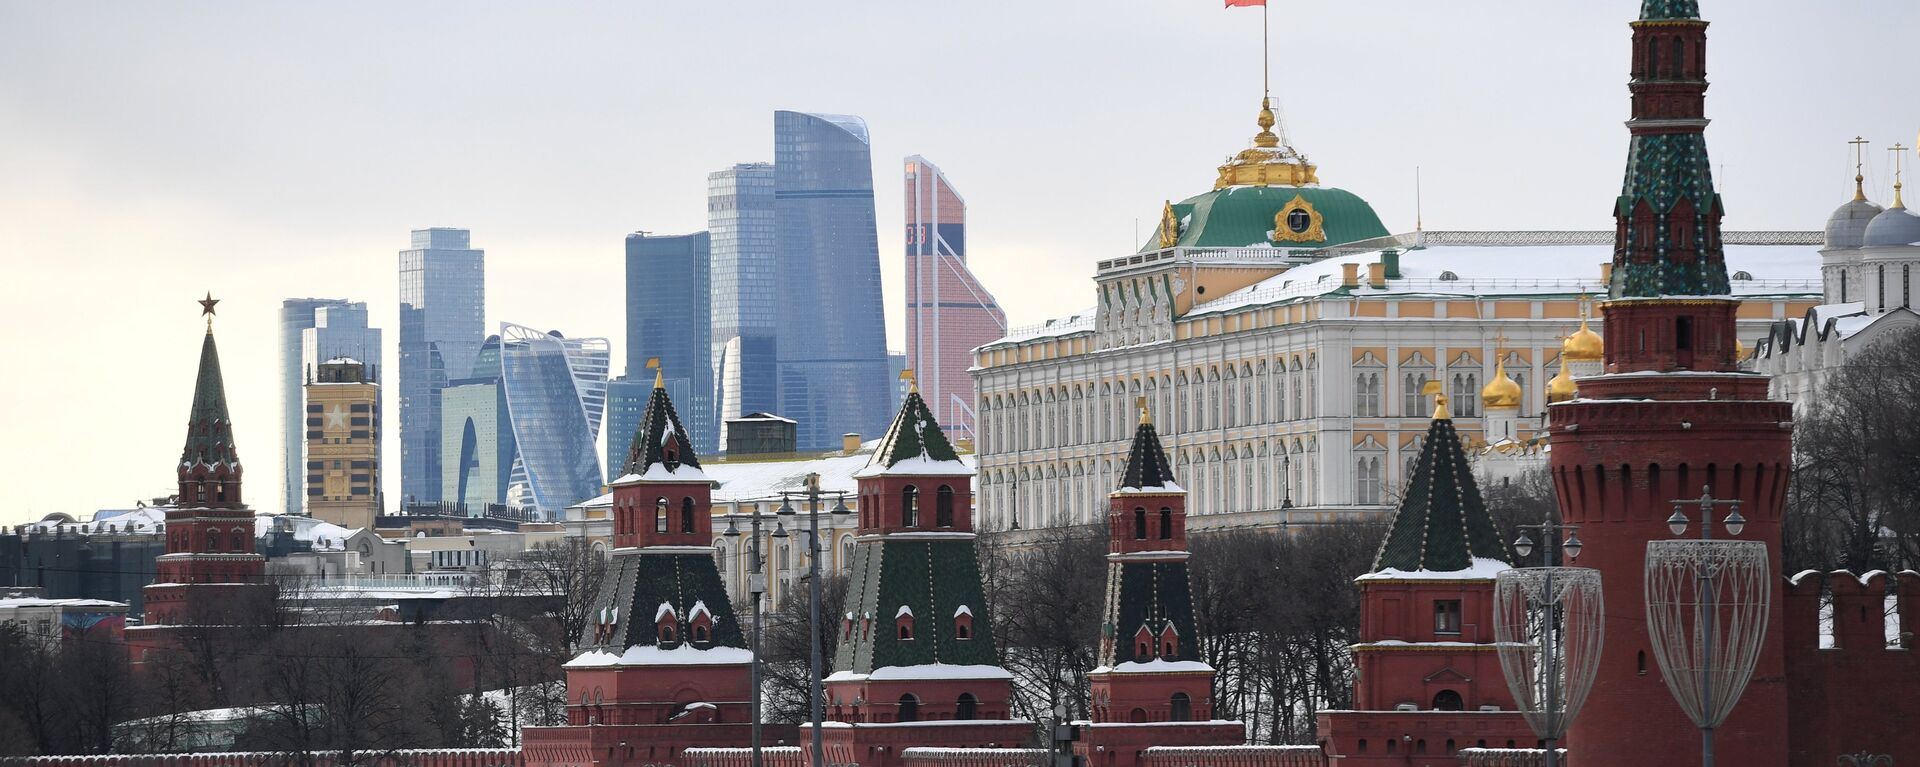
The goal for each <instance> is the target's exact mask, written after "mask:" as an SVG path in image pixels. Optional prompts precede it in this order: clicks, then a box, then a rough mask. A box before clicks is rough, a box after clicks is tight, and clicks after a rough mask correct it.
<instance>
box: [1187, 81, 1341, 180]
mask: <svg viewBox="0 0 1920 767" xmlns="http://www.w3.org/2000/svg"><path fill="white" fill-rule="evenodd" d="M1257 122H1258V123H1259V125H1260V132H1259V133H1255V134H1253V146H1252V147H1250V148H1247V149H1243V150H1241V151H1240V153H1239V154H1237V155H1234V156H1233V159H1231V160H1228V161H1227V164H1225V165H1222V166H1220V177H1219V178H1218V179H1216V180H1215V181H1214V182H1213V188H1215V189H1225V188H1227V187H1230V186H1307V185H1308V184H1318V183H1320V177H1319V175H1318V170H1319V169H1318V168H1316V167H1314V165H1313V164H1312V163H1310V162H1307V158H1306V156H1304V155H1302V154H1300V152H1299V151H1297V150H1295V149H1294V148H1293V147H1292V146H1291V145H1289V144H1288V143H1287V142H1286V141H1284V140H1282V139H1281V138H1280V135H1279V134H1277V133H1275V132H1274V131H1273V126H1274V125H1275V124H1277V122H1278V121H1277V120H1276V118H1275V117H1274V114H1273V100H1272V99H1270V98H1265V97H1263V98H1261V99H1260V116H1259V118H1258V119H1257Z"/></svg>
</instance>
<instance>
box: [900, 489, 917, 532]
mask: <svg viewBox="0 0 1920 767" xmlns="http://www.w3.org/2000/svg"><path fill="white" fill-rule="evenodd" d="M900 524H902V525H905V526H907V527H919V526H920V488H919V487H917V486H914V485H907V486H906V487H903V488H900Z"/></svg>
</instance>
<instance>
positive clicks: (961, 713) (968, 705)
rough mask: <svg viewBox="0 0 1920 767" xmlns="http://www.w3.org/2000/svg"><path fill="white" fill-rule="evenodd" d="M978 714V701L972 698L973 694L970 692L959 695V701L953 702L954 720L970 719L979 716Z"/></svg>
mask: <svg viewBox="0 0 1920 767" xmlns="http://www.w3.org/2000/svg"><path fill="white" fill-rule="evenodd" d="M979 712H980V699H978V698H975V697H973V693H970V692H963V693H960V700H958V701H955V702H954V704H953V718H955V719H972V718H974V717H976V716H979V715H980V714H979Z"/></svg>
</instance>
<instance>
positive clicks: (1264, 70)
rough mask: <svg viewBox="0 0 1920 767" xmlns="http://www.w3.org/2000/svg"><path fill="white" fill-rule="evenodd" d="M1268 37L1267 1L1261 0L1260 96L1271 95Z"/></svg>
mask: <svg viewBox="0 0 1920 767" xmlns="http://www.w3.org/2000/svg"><path fill="white" fill-rule="evenodd" d="M1268 37H1269V35H1268V34H1267V3H1266V2H1265V0H1262V1H1261V3H1260V96H1261V97H1262V98H1266V97H1269V96H1272V95H1273V87H1272V85H1271V84H1270V83H1268V82H1267V77H1268V70H1269V69H1271V67H1269V66H1268V64H1267V38H1268Z"/></svg>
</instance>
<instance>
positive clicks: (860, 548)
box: [833, 538, 998, 674]
mask: <svg viewBox="0 0 1920 767" xmlns="http://www.w3.org/2000/svg"><path fill="white" fill-rule="evenodd" d="M973 544H974V541H973V539H971V538H940V539H899V540H890V539H889V540H875V541H860V542H857V543H855V544H854V553H853V575H852V577H851V578H850V579H849V580H848V584H847V601H846V604H847V607H846V610H847V612H849V613H852V615H853V619H852V620H853V625H852V627H851V628H852V632H851V635H849V633H848V631H847V630H846V629H845V628H841V629H840V630H839V631H838V632H837V633H838V635H839V637H840V642H839V647H838V648H837V649H836V651H835V652H834V661H833V670H834V671H836V672H838V671H851V672H854V673H859V674H870V673H872V672H873V670H874V669H876V668H883V667H886V666H918V665H925V664H930V663H945V664H949V665H982V666H991V665H997V663H998V661H997V660H996V658H995V652H994V643H993V629H992V626H993V622H992V616H991V615H989V614H988V610H987V600H986V594H985V592H984V591H983V590H982V589H981V585H980V584H981V575H980V562H979V560H978V559H977V558H976V557H975V555H974V549H973ZM935 573H938V574H939V577H937V578H936V577H934V574H935ZM963 605H964V606H965V607H966V608H967V611H968V612H970V613H972V615H973V636H972V638H971V639H959V638H956V637H955V636H953V629H952V626H953V621H954V613H955V612H957V611H959V609H960V607H961V606H963ZM901 607H906V608H907V609H909V610H911V611H912V612H913V625H914V631H913V638H912V639H904V640H903V639H900V638H899V636H898V634H896V633H895V630H894V621H895V617H896V616H898V615H899V613H900V608H901ZM836 617H839V618H844V617H845V616H836ZM869 618H870V619H871V620H872V626H871V629H870V630H868V631H865V632H863V631H862V621H863V620H866V619H869Z"/></svg>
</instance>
